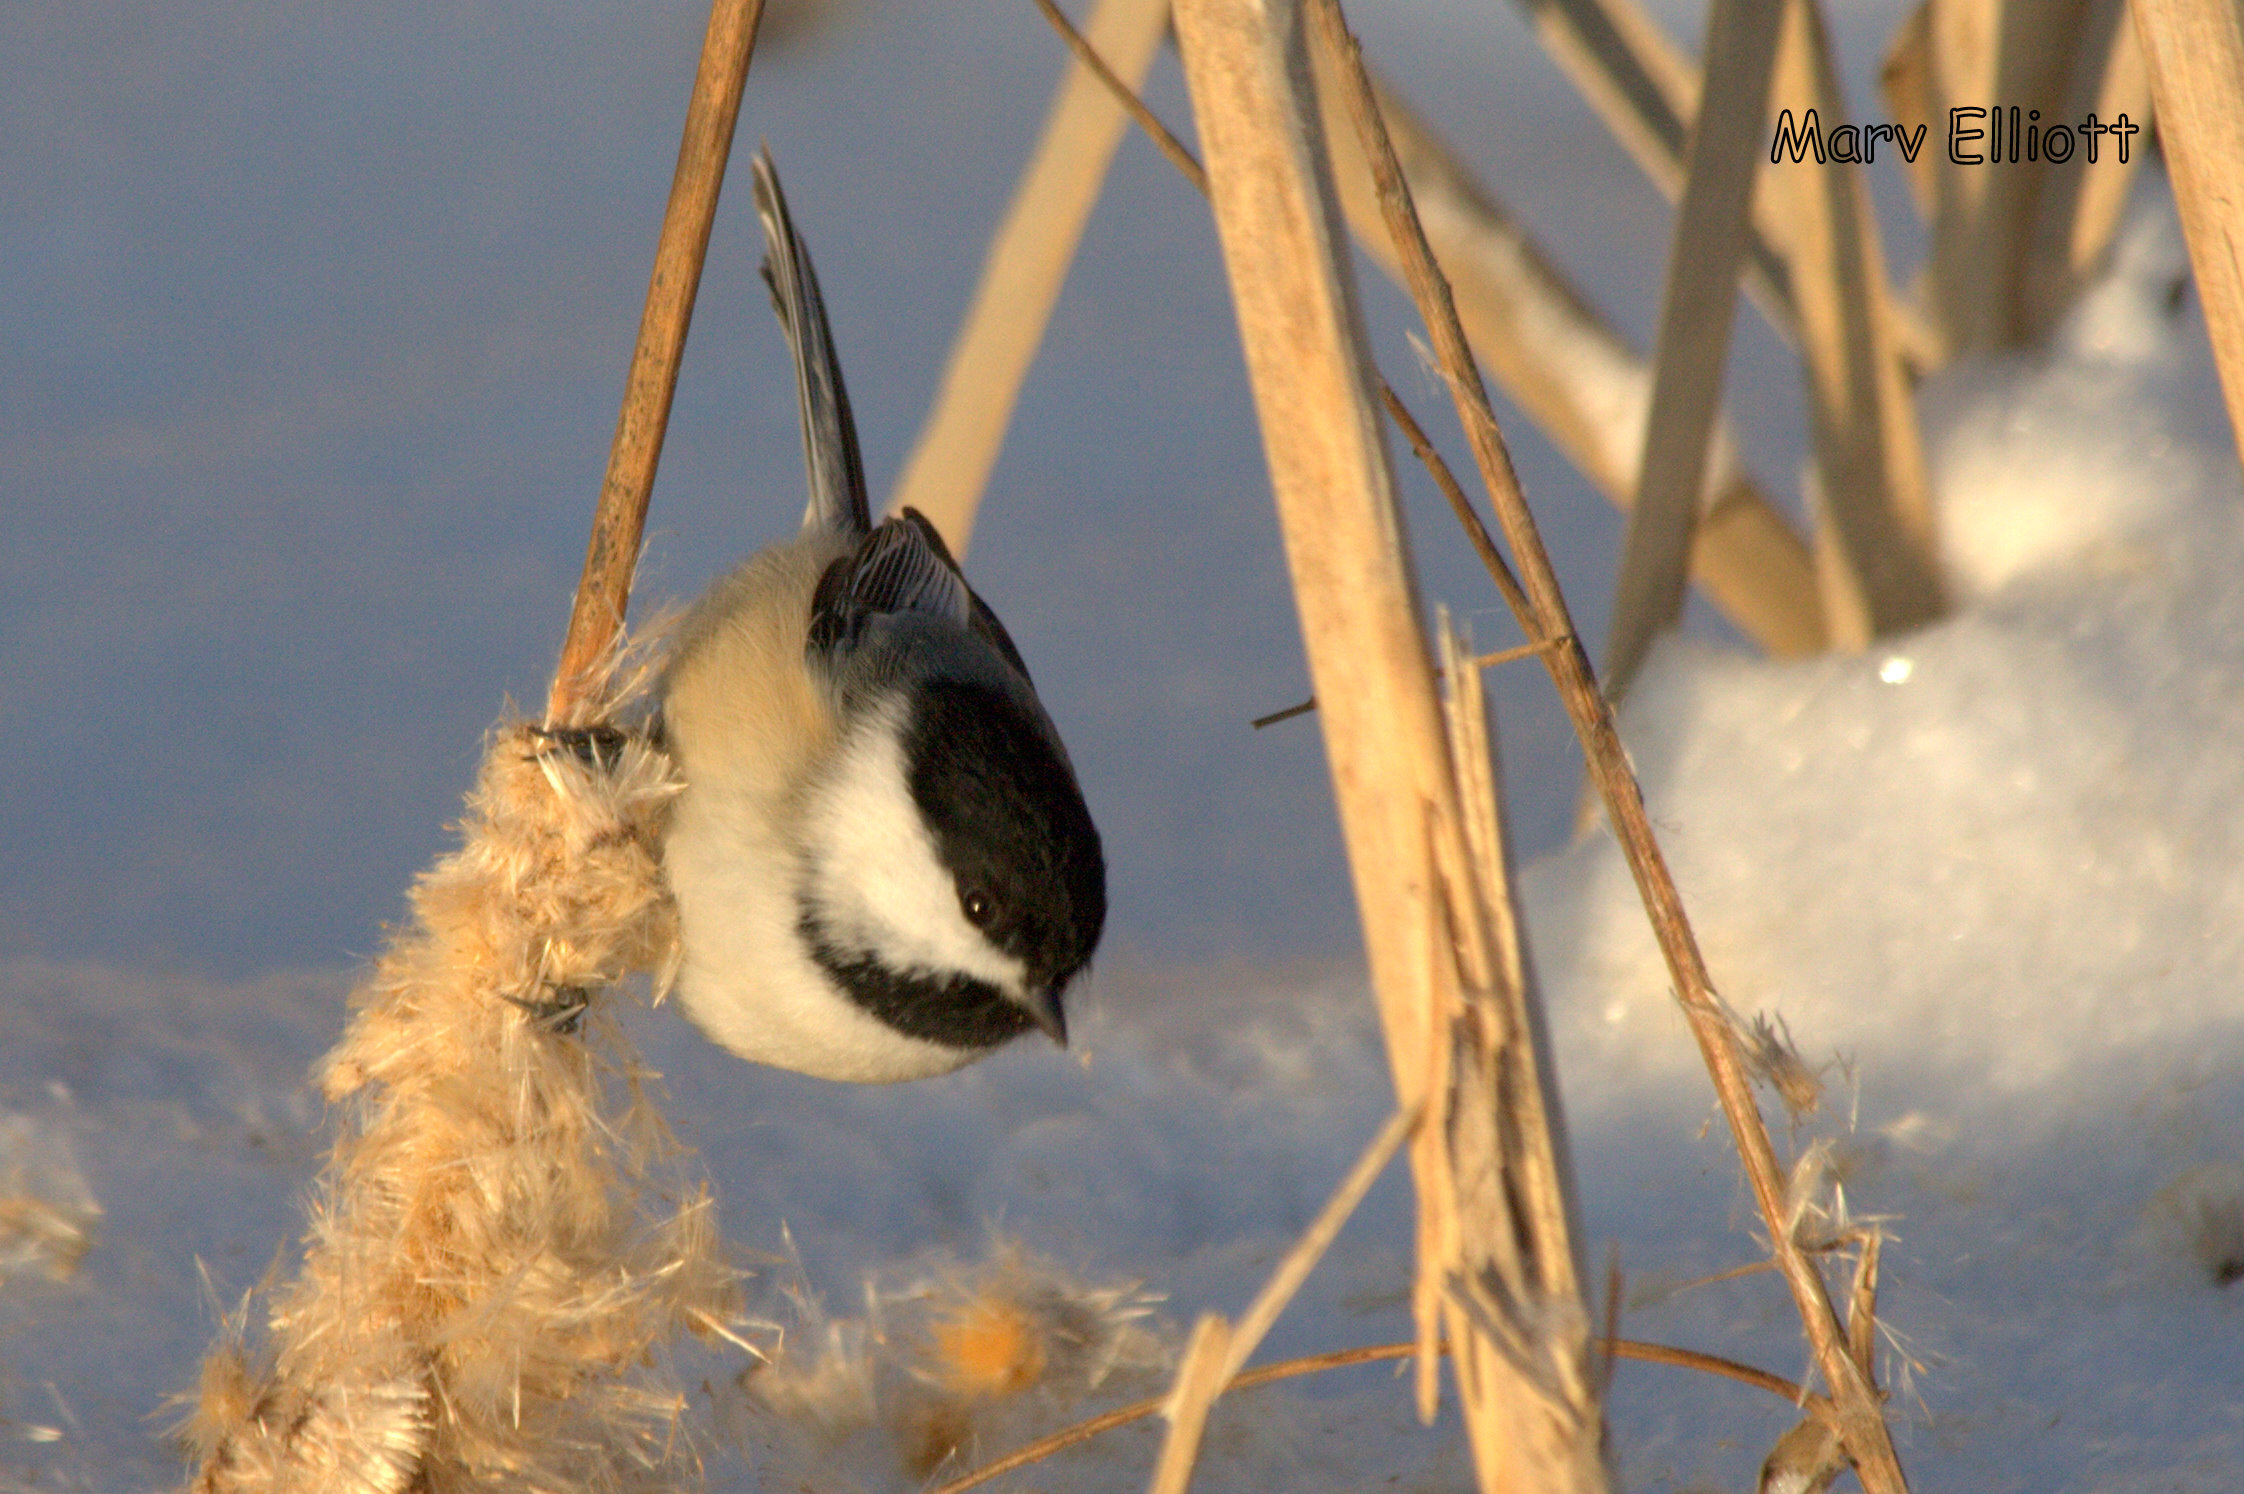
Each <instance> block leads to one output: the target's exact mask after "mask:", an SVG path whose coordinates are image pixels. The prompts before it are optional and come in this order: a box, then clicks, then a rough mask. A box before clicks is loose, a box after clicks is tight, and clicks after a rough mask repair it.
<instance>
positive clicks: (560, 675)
mask: <svg viewBox="0 0 2244 1494" xmlns="http://www.w3.org/2000/svg"><path fill="white" fill-rule="evenodd" d="M763 13H764V0H712V3H711V5H710V8H709V28H708V31H707V32H706V33H705V34H704V35H703V37H702V42H701V67H700V70H699V71H698V72H697V73H696V74H695V75H694V80H693V93H692V95H691V96H690V97H689V98H688V100H687V102H686V125H685V133H684V136H683V138H681V139H680V141H679V143H678V166H677V170H676V171H675V173H674V174H673V175H672V177H671V181H670V201H669V203H668V205H667V206H666V207H665V208H664V209H663V214H662V237H661V239H660V241H659V242H658V243H657V244H656V246H655V262H654V272H653V274H652V275H650V276H649V277H648V280H647V304H646V307H645V309H644V310H643V311H642V312H641V313H640V317H639V337H638V341H637V343H636V344H635V345H634V346H633V348H632V350H631V372H630V375H629V377H628V379H627V380H626V382H625V385H624V392H623V406H622V408H621V409H620V410H618V411H617V413H616V433H615V438H614V440H613V441H612V442H611V443H610V445H609V447H608V470H607V475H606V476H605V477H603V478H602V479H601V482H600V502H599V506H598V508H597V509H596V510H595V511H594V513H593V516H592V537H591V539H590V540H589V541H588V542H587V543H586V546H585V552H584V573H583V576H582V577H581V579H579V581H578V582H577V596H576V603H575V606H574V608H573V609H572V610H571V611H570V613H569V630H568V633H567V635H566V636H565V638H564V639H563V642H562V645H561V665H560V668H558V669H557V670H555V671H554V676H553V688H552V690H551V691H550V692H549V693H548V695H547V697H546V709H545V720H546V724H547V725H548V726H581V725H583V724H585V723H586V722H587V721H588V720H591V719H594V718H592V717H589V716H587V715H586V714H585V712H586V710H587V708H588V707H589V706H590V705H591V704H592V702H593V701H594V700H595V699H596V698H597V697H598V696H599V694H600V687H601V682H602V681H603V679H604V678H605V670H606V662H607V660H608V659H609V658H610V656H611V655H612V653H613V651H614V649H615V646H616V640H617V639H618V638H619V637H620V636H621V635H622V632H623V618H624V611H625V609H626V607H627V606H628V605H629V603H630V600H631V578H632V576H633V575H635V574H636V573H637V570H638V566H639V540H640V535H641V532H642V530H643V529H644V528H645V526H646V521H647V500H648V499H649V498H651V497H652V496H653V494H654V480H655V468H656V466H657V465H658V464H659V463H660V462H661V460H662V438H663V434H664V432H665V431H667V430H668V429H669V426H670V398H671V395H672V394H674V393H675V392H676V391H677V388H678V364H679V361H680V360H681V359H682V358H684V356H685V352H686V329H687V327H688V326H689V325H691V323H692V321H693V302H694V296H695V294H696V293H697V292H698V291H699V290H700V288H701V266H702V264H703V262H704V261H705V260H706V259H707V258H708V253H709V229H710V226H711V225H712V224H713V223H715V222H716V217H717V193H718V190H719V189H720V188H721V187H723V186H724V182H725V162H726V161H727V159H729V158H730V156H731V153H732V134H733V125H734V124H735V122H737V121H738V119H739V118H740V95H741V90H742V89H743V88H744V87H745V86H746V85H747V81H748V61H749V59H750V58H751V57H753V56H754V55H755V51H756V25H757V23H758V22H759V21H760V20H762V19H763Z"/></svg>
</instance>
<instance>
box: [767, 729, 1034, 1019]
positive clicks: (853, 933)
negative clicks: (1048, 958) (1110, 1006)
mask: <svg viewBox="0 0 2244 1494" xmlns="http://www.w3.org/2000/svg"><path fill="white" fill-rule="evenodd" d="M887 725H888V724H887V723H882V724H881V725H880V726H877V727H875V726H873V724H872V723H867V726H868V727H870V728H872V729H867V730H860V731H858V732H857V733H855V735H854V737H853V739H852V740H851V741H850V742H849V743H848V745H847V746H846V747H845V748H844V749H843V752H842V755H841V760H840V763H839V765H838V767H837V770H836V771H835V773H834V774H833V775H832V776H831V777H830V778H828V779H827V780H826V781H825V782H823V783H821V784H820V785H819V786H818V787H817V788H816V789H815V790H814V791H813V801H812V804H811V811H810V817H809V830H810V834H809V846H808V850H809V857H808V860H809V869H810V878H811V889H810V890H811V897H812V899H813V901H814V902H815V904H816V906H817V909H818V912H819V914H820V916H821V918H822V920H823V922H824V924H825V927H826V930H827V932H828V933H829V935H831V936H832V937H833V938H834V939H836V940H837V941H839V942H841V943H843V944H844V945H846V946H847V947H848V948H849V949H850V950H851V951H852V952H862V953H865V954H869V955H871V956H873V957H874V958H875V959H877V960H879V961H880V962H881V963H882V964H884V965H887V966H888V967H889V968H891V969H893V970H897V971H924V972H927V973H930V974H935V975H949V974H953V973H956V974H962V975H971V976H974V977H976V978H977V979H980V980H986V981H988V982H990V983H991V984H992V985H994V986H996V987H998V989H1000V990H1002V991H1005V992H1007V993H1008V994H1012V995H1015V996H1018V994H1019V993H1020V992H1021V990H1022V989H1023V984H1024V982H1025V980H1026V976H1027V971H1026V969H1025V968H1024V967H1023V965H1022V963H1021V961H1019V960H1017V959H1015V958H1013V957H1012V956H1011V955H1008V954H1006V953H1005V952H1004V951H1003V950H1000V949H999V948H997V946H995V945H994V944H992V943H990V941H989V940H988V939H986V938H985V937H983V935H982V932H981V930H979V929H977V928H975V927H974V926H973V925H972V924H970V923H968V922H967V921H966V915H965V914H964V913H962V912H961V911H960V910H959V906H958V884H957V882H956V881H955V880H954V879H953V877H952V876H951V873H950V872H949V870H948V869H946V868H945V867H944V865H943V863H942V859H941V858H940V857H939V856H938V855H937V854H936V850H935V838H934V836H933V835H932V834H930V833H929V831H928V829H927V825H926V822H925V821H924V820H923V819H922V818H921V817H920V812H919V806H918V805H917V804H914V803H913V802H912V791H911V786H910V784H909V782H908V781H907V780H906V777H905V768H904V761H903V744H902V742H901V741H900V739H899V735H898V733H897V732H895V731H894V730H891V729H887Z"/></svg>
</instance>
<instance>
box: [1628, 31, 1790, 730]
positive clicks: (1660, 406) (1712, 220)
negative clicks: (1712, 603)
mask: <svg viewBox="0 0 2244 1494" xmlns="http://www.w3.org/2000/svg"><path fill="white" fill-rule="evenodd" d="M1784 5H1785V0H1714V11H1713V15H1712V17H1711V19H1709V21H1708V22H1707V38H1706V55H1707V66H1706V88H1705V94H1706V103H1705V105H1704V107H1702V108H1701V109H1700V110H1699V120H1698V127H1697V129H1695V130H1694V131H1692V134H1691V153H1690V176H1689V179H1688V181H1687V182H1686V183H1685V185H1684V188H1683V203H1682V206H1681V207H1680V208H1679V209H1678V210H1677V211H1676V215H1675V239H1674V244H1673V247H1672V248H1671V249H1670V250H1669V251H1668V259H1667V288H1666V290H1665V292H1664V293H1663V294H1662V297H1661V304H1660V335H1659V351H1658V354H1657V356H1656V357H1655V359H1654V360H1653V378H1652V410H1651V414H1650V416H1649V417H1648V418H1647V419H1646V421H1645V431H1644V455H1643V461H1642V465H1641V466H1640V467H1639V468H1638V469H1637V481H1636V502H1635V503H1634V505H1632V506H1631V507H1630V509H1629V516H1628V533H1627V536H1626V538H1625V539H1624V540H1623V541H1622V545H1621V574H1620V581H1619V583H1618V584H1617V585H1616V587H1615V589H1614V596H1613V627H1612V631H1611V633H1610V634H1609V636H1608V638H1607V641H1606V654H1605V689H1606V692H1607V693H1608V694H1609V695H1611V696H1612V697H1613V698H1614V699H1616V700H1618V699H1620V698H1621V697H1622V696H1623V695H1625V694H1627V692H1628V687H1629V686H1630V684H1631V683H1633V682H1634V681H1635V679H1636V672H1637V670H1638V669H1639V668H1640V667H1641V666H1642V665H1643V663H1644V657H1645V655H1646V653H1647V652H1649V651H1650V649H1651V646H1652V640H1653V639H1654V638H1655V637H1657V636H1658V635H1659V634H1660V633H1662V632H1664V631H1665V630H1666V629H1668V628H1669V627H1671V626H1673V625H1674V623H1675V621H1676V619H1677V618H1679V617H1680V616H1682V612H1683V589H1684V578H1685V575H1686V574H1687V567H1688V565H1689V563H1690V555H1691V536H1692V533H1693V531H1694V530H1695V529H1696V527H1697V524H1698V515H1699V488H1700V486H1701V483H1702V481H1703V479H1704V477H1705V473H1706V459H1707V451H1708V446H1709V443H1710V441H1711V439H1712V436H1713V432H1714V417H1715V412H1716V411H1717V410H1718V409H1719V408H1720V406H1721V402H1722V375H1723V370H1724V368H1725V367H1726V366H1727V364H1728V362H1729V357H1730V327H1731V323H1732V319H1733V317H1734V315H1735V312H1736V308H1737V279H1738V266H1739V265H1740V264H1741V263H1742V262H1743V260H1744V256H1745V249H1746V243H1747V238H1748V218H1747V214H1748V211H1749V209H1750V207H1751V205H1752V201H1753V178H1754V172H1755V169H1756V167H1757V166H1758V164H1759V161H1760V155H1761V152H1760V135H1761V130H1762V127H1763V124H1764V122H1765V121H1766V119H1767V117H1768V99H1769V77H1770V73H1771V71H1772V69H1773V67H1774V65H1775V61H1776V48H1777V33H1778V28H1779V25H1780V23H1781V21H1782V19H1783V15H1784Z"/></svg>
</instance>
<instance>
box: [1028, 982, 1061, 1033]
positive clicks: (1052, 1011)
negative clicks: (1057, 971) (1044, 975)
mask: <svg viewBox="0 0 2244 1494" xmlns="http://www.w3.org/2000/svg"><path fill="white" fill-rule="evenodd" d="M1021 1005H1022V1006H1024V1007H1026V1008H1027V1009H1028V1014H1029V1019H1030V1020H1031V1021H1033V1022H1035V1023H1036V1025H1037V1026H1038V1027H1040V1028H1042V1029H1043V1030H1044V1035H1045V1036H1046V1037H1048V1038H1050V1039H1051V1040H1052V1041H1053V1042H1055V1043H1058V1044H1059V1045H1060V1046H1061V1047H1063V1048H1065V1047H1066V1046H1067V1013H1066V1012H1063V1011H1061V1010H1060V992H1059V988H1058V987H1056V986H1046V987H1045V988H1043V989H1042V990H1036V991H1031V992H1029V993H1028V995H1026V996H1024V997H1022V998H1021Z"/></svg>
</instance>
